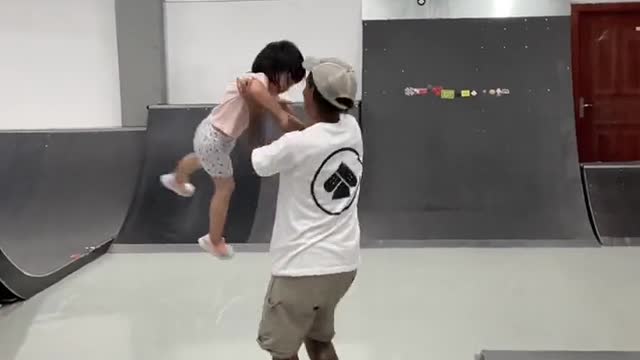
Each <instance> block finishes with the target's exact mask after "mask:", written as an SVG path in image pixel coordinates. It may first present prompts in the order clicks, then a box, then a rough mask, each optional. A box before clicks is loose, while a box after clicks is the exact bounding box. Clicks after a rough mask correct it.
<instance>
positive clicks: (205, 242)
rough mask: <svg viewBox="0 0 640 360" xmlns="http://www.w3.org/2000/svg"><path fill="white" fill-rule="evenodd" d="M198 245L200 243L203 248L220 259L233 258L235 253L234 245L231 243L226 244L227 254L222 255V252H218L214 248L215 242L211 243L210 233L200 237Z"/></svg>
mask: <svg viewBox="0 0 640 360" xmlns="http://www.w3.org/2000/svg"><path fill="white" fill-rule="evenodd" d="M198 245H200V247H201V248H202V250H204V251H206V252H208V253H209V254H211V255H213V256H215V257H217V258H218V259H221V260H227V259H231V258H232V257H233V255H234V253H233V247H231V245H229V244H225V245H226V246H227V255H221V254H220V253H218V252H217V251H215V250H214V249H213V244H212V243H211V239H209V234H207V235H205V236H203V237H201V238H200V239H198Z"/></svg>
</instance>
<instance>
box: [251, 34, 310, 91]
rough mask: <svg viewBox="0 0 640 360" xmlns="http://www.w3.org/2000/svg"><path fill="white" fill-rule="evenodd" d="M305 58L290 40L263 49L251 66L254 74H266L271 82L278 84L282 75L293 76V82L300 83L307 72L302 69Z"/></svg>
mask: <svg viewBox="0 0 640 360" xmlns="http://www.w3.org/2000/svg"><path fill="white" fill-rule="evenodd" d="M303 61H304V58H303V57H302V53H301V52H300V49H298V47H297V46H296V44H294V43H292V42H291V41H288V40H281V41H274V42H271V43H269V44H267V46H265V47H264V49H262V51H260V53H259V54H258V56H256V58H255V60H254V61H253V65H252V66H251V72H252V73H264V74H265V75H267V78H269V82H271V83H273V84H278V83H279V79H278V76H279V75H280V74H283V73H284V74H289V75H291V80H293V81H294V82H295V83H299V82H300V81H302V79H304V76H305V74H306V71H305V70H304V68H303V67H302V62H303Z"/></svg>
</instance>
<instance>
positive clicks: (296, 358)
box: [272, 355, 300, 360]
mask: <svg viewBox="0 0 640 360" xmlns="http://www.w3.org/2000/svg"><path fill="white" fill-rule="evenodd" d="M272 359H273V360H300V359H299V358H298V355H296V356H294V357H292V358H288V359H277V358H272Z"/></svg>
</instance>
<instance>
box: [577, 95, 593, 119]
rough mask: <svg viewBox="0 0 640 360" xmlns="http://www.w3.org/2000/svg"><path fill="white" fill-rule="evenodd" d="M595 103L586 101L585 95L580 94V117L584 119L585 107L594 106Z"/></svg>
mask: <svg viewBox="0 0 640 360" xmlns="http://www.w3.org/2000/svg"><path fill="white" fill-rule="evenodd" d="M592 107H593V104H587V103H585V102H584V97H582V96H580V100H579V105H578V111H579V112H580V113H579V117H580V119H584V109H586V108H592Z"/></svg>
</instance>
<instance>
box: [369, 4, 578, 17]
mask: <svg viewBox="0 0 640 360" xmlns="http://www.w3.org/2000/svg"><path fill="white" fill-rule="evenodd" d="M570 3H571V2H570V0H491V1H489V0H482V1H479V0H425V5H424V6H420V5H418V2H417V0H363V1H362V18H363V19H364V20H380V19H434V18H446V19H458V18H505V17H518V16H561V15H569V13H570V8H571V5H570Z"/></svg>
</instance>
